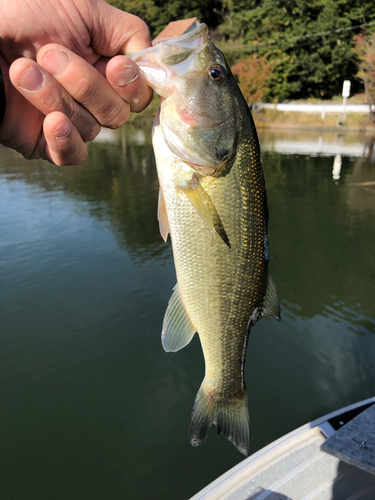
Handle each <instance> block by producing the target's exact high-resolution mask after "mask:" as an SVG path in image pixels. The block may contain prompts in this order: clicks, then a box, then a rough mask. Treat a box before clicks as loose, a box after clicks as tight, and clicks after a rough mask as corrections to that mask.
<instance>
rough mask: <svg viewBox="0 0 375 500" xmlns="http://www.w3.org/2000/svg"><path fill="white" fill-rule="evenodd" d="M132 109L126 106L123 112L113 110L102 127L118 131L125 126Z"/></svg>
mask: <svg viewBox="0 0 375 500" xmlns="http://www.w3.org/2000/svg"><path fill="white" fill-rule="evenodd" d="M129 115H130V107H129V106H126V107H124V108H123V109H122V110H118V109H112V111H111V112H108V113H107V115H106V117H105V120H103V123H102V125H103V126H104V127H108V128H110V129H116V128H119V127H121V126H122V125H124V123H126V122H127V121H128V119H129Z"/></svg>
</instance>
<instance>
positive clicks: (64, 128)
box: [53, 120, 70, 139]
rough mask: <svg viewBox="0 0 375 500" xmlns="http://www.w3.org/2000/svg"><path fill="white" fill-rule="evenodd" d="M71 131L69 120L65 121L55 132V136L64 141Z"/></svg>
mask: <svg viewBox="0 0 375 500" xmlns="http://www.w3.org/2000/svg"><path fill="white" fill-rule="evenodd" d="M69 131H70V125H69V122H68V120H63V121H62V122H61V123H60V124H59V125H57V127H56V128H55V130H54V131H53V135H54V136H55V137H56V139H64V138H65V137H66V136H67V135H68V134H69Z"/></svg>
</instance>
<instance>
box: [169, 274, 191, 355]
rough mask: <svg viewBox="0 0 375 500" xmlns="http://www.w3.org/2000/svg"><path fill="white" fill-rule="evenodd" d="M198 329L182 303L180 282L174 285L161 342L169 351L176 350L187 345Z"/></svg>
mask: <svg viewBox="0 0 375 500" xmlns="http://www.w3.org/2000/svg"><path fill="white" fill-rule="evenodd" d="M196 331H197V329H196V328H195V326H194V325H193V324H192V322H191V321H190V318H189V316H188V315H187V312H186V309H185V306H184V305H183V303H182V300H181V296H180V292H179V289H178V284H177V285H176V286H175V287H174V292H173V294H172V297H171V298H170V299H169V302H168V307H167V310H166V312H165V316H164V321H163V329H162V332H161V343H162V344H163V347H164V350H165V351H167V352H170V351H172V352H176V351H179V350H180V349H182V348H183V347H185V346H186V345H187V344H188V343H189V342H190V341H191V339H192V338H193V337H194V334H195V332H196Z"/></svg>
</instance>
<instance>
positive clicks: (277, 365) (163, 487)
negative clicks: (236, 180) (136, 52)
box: [0, 126, 375, 500]
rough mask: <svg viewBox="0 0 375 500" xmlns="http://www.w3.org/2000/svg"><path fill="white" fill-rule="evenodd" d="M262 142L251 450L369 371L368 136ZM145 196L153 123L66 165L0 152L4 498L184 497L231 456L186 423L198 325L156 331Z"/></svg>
mask: <svg viewBox="0 0 375 500" xmlns="http://www.w3.org/2000/svg"><path fill="white" fill-rule="evenodd" d="M260 142H261V147H262V150H263V162H264V167H265V174H266V180H267V186H268V197H269V205H270V214H271V219H270V258H271V262H270V266H271V271H272V273H273V275H274V277H275V280H276V283H277V286H278V292H279V296H280V298H281V303H282V310H283V321H282V323H280V324H279V323H277V322H275V321H271V320H270V321H268V320H262V321H260V322H259V323H258V324H257V325H256V326H255V327H254V329H253V330H252V333H251V338H250V343H249V351H248V357H247V360H248V361H247V385H248V388H249V400H250V411H251V418H252V425H253V448H252V450H253V452H255V451H256V450H257V449H259V448H260V447H262V446H264V445H266V444H267V443H269V442H270V441H272V440H273V439H276V438H277V437H280V435H282V434H284V433H286V432H287V431H290V430H292V429H293V428H296V427H297V426H299V425H302V424H303V423H306V422H307V421H310V420H312V419H313V418H315V417H319V416H321V415H323V414H325V413H328V412H329V411H333V410H335V409H337V408H338V407H341V406H344V405H346V404H350V403H353V402H355V401H356V400H359V399H364V398H366V397H370V396H372V395H373V391H374V379H375V367H374V363H373V360H374V359H375V336H374V333H375V320H374V318H375V308H374V304H373V283H374V279H375V253H374V251H373V248H374V247H375V227H374V226H375V217H374V213H375V196H374V194H375V193H374V189H375V161H374V141H373V139H372V138H370V137H369V136H365V135H360V134H349V135H342V136H340V137H338V136H337V135H335V134H334V133H332V134H331V133H329V134H322V133H321V132H317V133H315V132H314V133H304V134H301V133H297V132H290V133H287V132H285V131H283V132H279V131H278V132H272V131H262V132H261V134H260ZM338 154H340V156H341V170H340V177H339V178H337V179H333V178H332V169H333V164H334V159H335V156H337V155H338ZM337 175H338V172H337ZM157 198H158V181H157V176H156V171H155V163H154V157H153V151H152V147H151V131H150V128H145V129H144V130H143V129H142V130H140V129H136V128H134V127H131V126H126V127H124V128H123V129H122V130H120V131H116V132H113V131H107V130H105V131H103V132H102V133H101V135H100V136H99V137H98V139H97V140H96V141H95V142H94V143H92V144H90V146H89V158H88V159H87V161H86V162H85V163H84V164H83V165H81V166H78V167H55V166H53V165H49V164H48V163H46V162H42V161H33V162H27V161H24V160H23V159H22V158H20V157H19V155H17V154H15V153H13V152H12V151H10V150H7V149H4V148H1V149H0V234H1V238H0V275H1V286H0V301H1V308H0V325H1V341H2V348H1V350H0V370H1V376H2V382H3V383H2V384H0V391H1V392H2V394H1V395H0V399H1V401H2V411H1V412H0V425H1V428H2V429H4V430H5V432H4V433H3V434H4V436H5V437H4V443H3V447H2V450H3V451H2V450H1V449H0V454H1V453H3V455H2V456H0V461H1V464H2V466H0V474H2V475H3V477H2V478H0V481H1V483H2V485H3V487H4V488H5V492H6V495H7V499H8V500H16V499H18V498H56V500H58V499H60V498H61V499H62V500H63V499H66V498H77V499H78V498H86V497H90V498H92V499H93V500H94V499H96V498H97V499H98V500H99V499H102V498H108V499H112V498H113V499H114V498H123V497H128V498H132V499H134V500H136V499H138V498H139V499H141V498H155V499H163V498H175V499H176V500H177V499H180V498H181V499H186V498H188V497H189V496H191V495H193V494H194V493H196V492H197V491H198V490H199V489H200V488H202V487H204V486H205V485H207V483H209V482H210V481H211V480H213V479H215V478H216V477H217V476H218V475H220V474H221V473H223V472H225V471H226V470H227V469H228V468H230V467H231V466H233V465H235V464H236V463H238V462H239V461H240V460H241V459H242V457H241V456H240V455H239V454H238V453H237V452H236V450H235V449H234V447H233V446H232V445H231V444H230V443H227V442H226V440H225V439H224V438H223V439H222V438H221V437H218V436H215V434H214V432H211V434H210V438H209V440H208V442H207V443H206V444H205V445H204V446H202V447H199V448H197V449H193V448H191V447H190V445H189V443H188V440H187V437H186V432H187V425H188V420H189V415H190V411H191V406H192V403H193V401H194V398H195V394H196V390H197V388H198V386H199V384H200V382H201V379H202V376H203V369H204V368H203V360H202V353H201V349H200V345H199V342H198V340H197V339H194V340H193V342H192V343H191V345H189V346H188V347H186V348H185V349H184V350H183V351H182V352H179V353H176V354H175V355H173V354H166V353H164V352H163V350H162V348H161V345H160V327H161V322H162V318H163V314H164V311H165V308H166V304H167V302H168V299H169V296H170V294H171V289H172V287H173V285H174V284H175V275H174V268H173V262H172V255H171V249H170V245H169V244H167V245H166V244H165V243H164V242H163V240H162V239H161V237H160V234H159V229H158V223H157V219H156V210H157ZM30 450H32V453H33V454H31V451H30ZM56 450H57V451H56ZM161 453H162V454H163V461H162V462H160V461H158V460H157V459H156V460H155V457H158V456H160V454H161ZM187 470H189V471H193V472H192V474H191V475H188V476H187V473H186V471H187ZM20 477H21V478H25V479H24V480H23V481H20V479H19V478H20ZM40 477H43V478H45V480H44V481H43V484H42V483H41V482H40V481H38V479H37V478H40ZM192 477H193V479H191V478H192ZM109 483H110V484H109Z"/></svg>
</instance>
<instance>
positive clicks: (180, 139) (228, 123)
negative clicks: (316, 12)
mask: <svg viewBox="0 0 375 500" xmlns="http://www.w3.org/2000/svg"><path fill="white" fill-rule="evenodd" d="M132 57H133V59H134V60H135V61H136V62H137V64H139V66H140V67H141V68H142V70H143V71H144V73H145V75H146V78H147V80H148V83H149V85H150V86H151V87H152V88H153V89H154V90H155V91H156V92H157V93H158V94H159V95H160V97H161V99H160V101H161V102H160V107H159V111H158V114H157V116H156V119H155V122H154V127H153V146H154V150H155V157H156V163H157V171H158V176H159V181H160V194H159V208H158V219H159V225H160V231H161V234H162V236H163V238H164V239H165V240H166V239H167V236H168V233H169V234H170V236H171V240H172V247H173V255H174V261H175V266H176V274H177V285H176V287H175V288H174V292H173V294H172V297H171V299H170V301H169V304H168V308H167V311H166V313H165V317H164V322H163V327H162V344H163V347H164V349H165V350H166V351H178V350H179V349H181V348H183V347H184V346H186V345H187V344H188V343H189V342H190V341H191V339H192V338H193V336H194V334H195V333H196V332H198V334H199V338H200V341H201V345H202V349H203V354H204V359H205V365H206V371H205V377H204V380H203V382H202V385H201V387H200V389H199V391H198V394H197V397H196V399H195V403H194V407H193V411H192V414H191V419H190V425H189V439H190V442H191V444H192V445H193V446H197V445H200V444H202V443H204V442H205V441H206V439H207V437H208V433H209V429H210V426H211V424H212V423H214V424H215V425H216V426H217V429H218V432H219V433H222V434H224V435H225V436H226V437H227V438H228V439H229V440H230V441H231V442H232V443H233V444H234V445H235V446H236V447H237V448H238V450H239V451H241V452H242V453H244V454H245V455H248V453H249V450H250V418H249V410H248V398H247V392H246V387H245V377H244V368H245V357H246V350H247V343H248V337H249V331H250V328H251V327H252V326H253V325H254V324H255V323H256V322H257V321H258V320H259V319H261V318H264V317H266V316H273V317H275V318H277V319H280V306H279V301H278V298H277V293H276V288H275V284H274V281H273V279H272V277H271V275H270V273H269V271H268V207H267V195H266V185H265V180H264V175H263V169H262V161H261V155H260V149H259V143H258V138H257V133H256V130H255V126H254V122H253V119H252V117H251V114H250V111H249V108H248V106H247V104H246V102H245V100H244V98H243V96H242V94H241V91H240V90H239V88H238V86H237V84H236V82H235V81H234V79H233V76H232V74H231V71H230V69H229V67H228V65H227V63H226V61H225V58H224V56H223V54H222V53H221V52H220V50H218V49H217V48H216V47H215V45H214V44H213V43H212V42H211V41H210V40H209V39H208V29H207V27H206V25H204V24H201V25H200V26H199V27H198V28H197V29H196V30H194V31H192V32H190V33H187V34H185V35H182V36H181V37H178V38H174V39H170V40H166V41H161V42H160V43H158V44H157V45H156V46H155V47H151V48H149V49H146V50H144V51H142V52H139V53H136V54H133V56H132Z"/></svg>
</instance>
